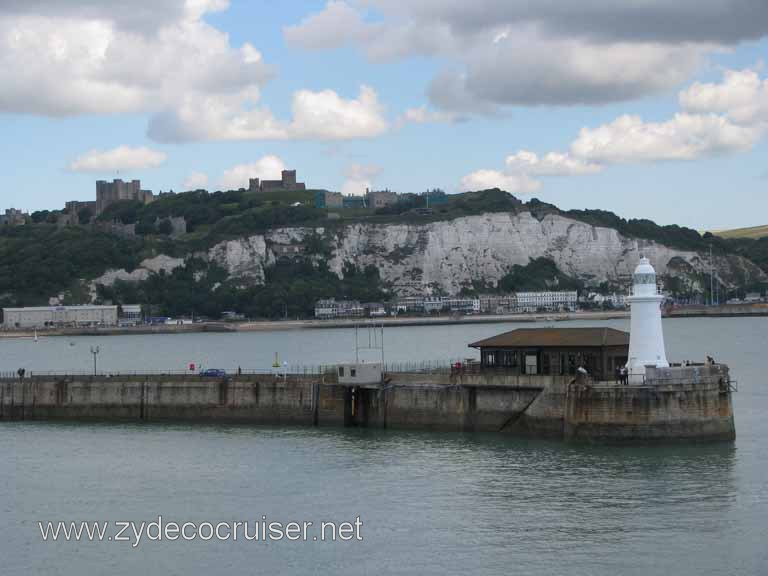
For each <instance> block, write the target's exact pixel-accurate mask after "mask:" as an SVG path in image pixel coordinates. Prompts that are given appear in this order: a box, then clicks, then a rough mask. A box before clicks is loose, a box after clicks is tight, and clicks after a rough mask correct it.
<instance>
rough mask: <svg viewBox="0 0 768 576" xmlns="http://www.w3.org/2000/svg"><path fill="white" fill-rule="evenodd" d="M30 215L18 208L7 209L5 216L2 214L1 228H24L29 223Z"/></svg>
mask: <svg viewBox="0 0 768 576" xmlns="http://www.w3.org/2000/svg"><path fill="white" fill-rule="evenodd" d="M28 218H29V214H27V213H26V212H22V211H21V210H17V209H16V208H6V210H5V214H0V226H2V225H6V226H22V225H24V224H26V223H27V219H28Z"/></svg>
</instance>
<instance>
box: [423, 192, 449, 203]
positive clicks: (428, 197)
mask: <svg viewBox="0 0 768 576" xmlns="http://www.w3.org/2000/svg"><path fill="white" fill-rule="evenodd" d="M421 196H423V197H424V207H425V208H432V207H434V206H442V205H443V204H448V194H446V193H445V192H443V191H442V190H438V189H435V190H427V191H426V192H422V194H421Z"/></svg>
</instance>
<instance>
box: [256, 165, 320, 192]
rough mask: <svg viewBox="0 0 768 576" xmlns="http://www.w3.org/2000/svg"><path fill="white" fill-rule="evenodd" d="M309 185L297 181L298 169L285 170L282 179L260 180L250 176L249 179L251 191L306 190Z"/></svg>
mask: <svg viewBox="0 0 768 576" xmlns="http://www.w3.org/2000/svg"><path fill="white" fill-rule="evenodd" d="M306 189H307V185H306V184H304V183H303V182H296V170H283V171H282V173H281V178H280V180H261V181H260V180H259V179H258V178H250V179H249V180H248V191H249V192H274V191H278V190H306Z"/></svg>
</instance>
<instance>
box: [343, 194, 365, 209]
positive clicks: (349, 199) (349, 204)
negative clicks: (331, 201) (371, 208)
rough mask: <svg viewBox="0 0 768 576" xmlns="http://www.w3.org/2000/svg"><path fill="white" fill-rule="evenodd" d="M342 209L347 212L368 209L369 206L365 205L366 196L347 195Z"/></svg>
mask: <svg viewBox="0 0 768 576" xmlns="http://www.w3.org/2000/svg"><path fill="white" fill-rule="evenodd" d="M342 208H344V209H345V210H350V209H353V208H367V204H366V203H365V196H355V195H354V194H347V195H346V196H344V198H343V199H342Z"/></svg>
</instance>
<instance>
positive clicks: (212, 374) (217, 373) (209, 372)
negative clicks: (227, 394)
mask: <svg viewBox="0 0 768 576" xmlns="http://www.w3.org/2000/svg"><path fill="white" fill-rule="evenodd" d="M226 375H227V372H226V370H222V369H221V368H207V369H206V370H203V371H202V372H200V376H205V377H207V378H221V377H223V376H226Z"/></svg>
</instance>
